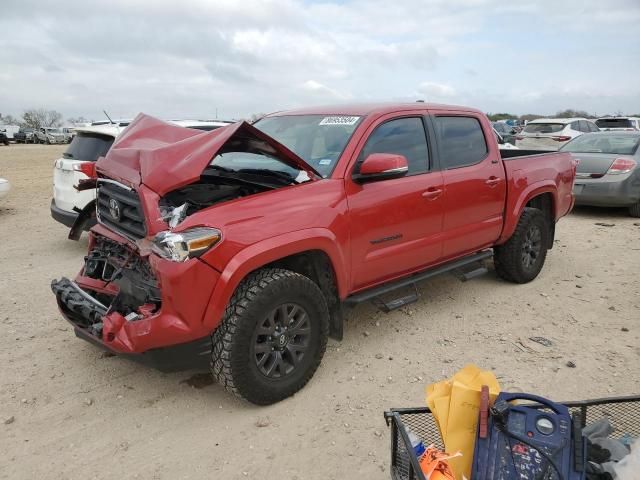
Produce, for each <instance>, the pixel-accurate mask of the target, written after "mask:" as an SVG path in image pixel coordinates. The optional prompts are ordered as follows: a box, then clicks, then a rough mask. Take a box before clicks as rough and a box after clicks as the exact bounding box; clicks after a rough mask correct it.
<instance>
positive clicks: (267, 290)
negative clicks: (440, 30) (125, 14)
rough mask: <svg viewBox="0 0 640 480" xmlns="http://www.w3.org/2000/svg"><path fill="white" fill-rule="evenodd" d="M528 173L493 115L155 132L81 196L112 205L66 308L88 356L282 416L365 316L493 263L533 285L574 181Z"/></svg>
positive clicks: (568, 161)
mask: <svg viewBox="0 0 640 480" xmlns="http://www.w3.org/2000/svg"><path fill="white" fill-rule="evenodd" d="M530 153H531V152H527V151H525V150H505V151H502V152H501V151H500V150H499V149H498V144H497V142H496V140H495V137H494V134H493V130H492V126H491V123H490V122H489V120H488V119H487V117H486V116H485V115H484V114H483V113H481V112H480V111H477V110H473V109H469V108H464V107H453V106H451V107H450V106H443V105H431V104H425V103H415V104H376V105H352V106H344V105H343V106H338V107H326V108H321V107H315V108H309V109H304V110H295V111H288V112H278V113H274V114H271V115H268V116H266V117H264V118H262V119H260V120H259V121H258V122H256V123H255V124H253V125H250V124H248V123H246V122H239V123H236V124H233V125H230V126H228V127H225V128H221V129H218V130H215V131H213V132H198V131H195V130H189V129H184V128H180V127H177V126H175V125H170V124H167V123H165V122H162V121H160V120H157V119H155V118H152V117H149V116H145V115H139V116H138V117H137V118H136V119H135V120H134V121H133V122H132V123H131V125H130V126H129V128H128V129H127V130H126V131H125V132H124V133H123V134H122V135H121V136H119V137H118V138H117V139H116V141H115V142H114V144H113V146H112V147H111V149H110V150H109V152H108V153H107V154H106V156H105V157H102V158H100V159H99V160H98V162H97V163H96V173H97V178H94V179H87V180H85V181H83V182H80V184H79V185H78V186H77V188H78V189H81V190H82V189H84V188H87V189H89V188H95V187H96V186H97V202H96V205H97V207H96V209H97V212H96V217H97V225H95V226H94V227H93V228H92V229H91V231H90V236H89V248H88V254H87V256H86V257H85V260H84V264H83V265H82V267H81V269H80V272H79V273H78V275H77V276H76V277H75V279H74V280H70V279H67V278H62V279H61V280H56V281H53V282H52V290H53V292H54V293H55V296H56V299H57V303H58V306H59V309H60V311H61V312H62V314H63V315H64V317H65V318H66V319H67V320H68V321H69V322H71V324H72V325H73V326H74V329H75V333H76V335H77V336H79V337H81V338H84V339H85V340H88V341H91V342H93V343H95V344H98V345H100V346H102V347H104V348H107V349H109V350H110V351H112V352H114V353H117V354H121V355H127V356H130V357H134V358H137V359H138V360H141V361H146V362H149V363H153V364H155V365H156V366H157V367H159V368H162V369H165V370H169V369H178V368H183V367H184V365H183V364H185V363H190V362H192V361H195V360H197V359H199V358H200V359H202V358H206V359H207V361H208V363H209V364H210V368H211V372H212V375H213V376H214V377H215V379H216V380H217V381H219V382H220V383H221V384H222V385H224V387H225V388H226V389H227V390H228V391H230V392H232V393H234V394H236V395H239V396H241V397H244V398H245V399H247V400H249V401H250V402H253V403H256V404H262V405H265V404H270V403H274V402H277V401H279V400H282V399H284V398H286V397H288V396H290V395H292V394H294V393H295V392H296V391H298V390H299V389H301V388H302V387H303V386H304V385H305V384H306V383H307V382H308V381H309V380H310V379H311V377H312V376H313V374H314V372H315V370H316V369H317V367H318V365H319V364H320V361H321V359H322V356H323V354H324V352H325V347H326V343H327V339H328V337H333V338H336V339H341V338H342V326H343V318H344V315H345V311H346V307H348V306H351V305H355V304H357V303H359V302H363V301H373V302H374V303H376V304H377V305H379V306H380V308H382V309H383V310H387V311H388V310H392V309H394V308H398V307H401V306H402V305H406V304H407V303H409V302H411V301H415V300H416V298H417V293H416V291H415V290H414V291H413V293H407V290H409V291H410V289H411V288H413V287H415V284H416V282H419V281H420V280H424V279H426V278H430V277H432V276H434V275H436V274H441V273H445V272H450V273H453V274H456V275H458V276H459V277H460V278H461V279H469V278H472V277H474V276H476V275H479V274H480V273H485V272H486V271H487V268H486V266H485V265H486V264H487V261H488V259H489V258H491V257H492V258H493V265H494V268H495V271H496V273H497V275H498V276H500V277H501V278H503V279H505V280H507V281H509V282H514V283H525V282H529V281H531V280H533V279H534V278H535V277H536V276H537V275H538V273H539V272H540V270H541V269H542V266H543V264H544V262H545V257H546V254H547V250H548V249H550V248H551V247H552V246H553V241H554V233H555V225H556V222H557V221H558V220H559V219H560V218H561V217H562V216H563V215H566V214H567V213H568V212H569V211H570V210H571V208H572V206H573V201H574V200H573V195H572V186H573V181H574V176H575V171H576V162H575V161H574V160H573V158H572V156H571V154H569V153H547V154H540V153H539V152H536V153H537V154H535V155H531V154H530ZM505 157H508V158H505ZM79 221H82V219H79ZM72 234H73V232H72Z"/></svg>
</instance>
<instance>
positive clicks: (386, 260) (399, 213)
mask: <svg viewBox="0 0 640 480" xmlns="http://www.w3.org/2000/svg"><path fill="white" fill-rule="evenodd" d="M394 117H395V118H394ZM397 117H398V114H390V115H386V116H383V117H382V118H380V119H379V120H378V121H377V122H375V123H374V124H373V125H372V126H371V127H369V129H368V130H367V132H366V133H365V135H364V140H363V141H362V142H361V144H360V145H359V153H358V156H357V160H356V162H355V165H354V166H353V167H352V168H350V170H348V175H349V177H348V178H347V179H345V188H346V191H347V201H348V204H349V215H350V222H349V223H350V228H351V231H350V234H351V260H352V285H351V286H352V289H354V290H356V289H362V288H364V287H367V286H370V285H373V284H376V283H380V282H382V281H385V280H390V279H392V278H394V277H398V276H400V275H402V274H405V273H408V272H410V271H415V270H418V269H420V268H422V267H426V266H428V265H430V264H433V263H436V262H437V261H438V260H439V259H440V258H441V256H442V241H441V238H440V235H441V232H442V216H443V210H442V193H443V185H442V173H441V172H440V171H437V167H436V164H435V163H434V160H433V158H434V157H433V154H432V151H433V150H432V148H431V142H429V141H428V138H429V137H428V136H427V131H426V124H425V120H424V118H423V117H422V116H420V115H419V114H418V115H416V114H415V113H413V114H411V115H408V116H406V117H401V118H397ZM372 153H396V154H400V155H404V156H405V157H406V158H407V161H408V164H409V172H408V174H407V175H406V176H405V177H402V178H396V179H389V180H382V181H377V182H369V183H365V184H358V183H355V182H353V181H352V179H351V175H352V174H353V173H357V172H358V171H359V165H360V163H361V162H362V161H363V160H364V159H365V158H366V157H367V156H368V155H370V154H372Z"/></svg>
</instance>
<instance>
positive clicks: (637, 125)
mask: <svg viewBox="0 0 640 480" xmlns="http://www.w3.org/2000/svg"><path fill="white" fill-rule="evenodd" d="M596 125H597V126H598V128H599V129H600V130H604V131H609V130H614V131H617V130H628V131H632V130H640V118H637V117H602V118H599V119H597V120H596Z"/></svg>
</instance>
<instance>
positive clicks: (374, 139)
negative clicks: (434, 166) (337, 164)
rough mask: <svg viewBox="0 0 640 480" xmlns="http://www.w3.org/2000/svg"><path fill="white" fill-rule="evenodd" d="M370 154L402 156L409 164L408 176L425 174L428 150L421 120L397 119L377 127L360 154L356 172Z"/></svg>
mask: <svg viewBox="0 0 640 480" xmlns="http://www.w3.org/2000/svg"><path fill="white" fill-rule="evenodd" d="M372 153H395V154H398V155H404V157H405V158H406V159H407V163H408V164H409V175H414V174H416V173H424V172H426V171H427V170H428V169H429V167H428V165H429V149H428V148H427V136H426V134H425V131H424V124H423V123H422V119H421V118H416V117H412V118H398V119H397V120H391V121H389V122H386V123H383V124H382V125H380V126H378V127H377V128H376V129H375V130H374V131H373V133H372V134H371V135H370V136H369V138H368V139H367V143H366V144H365V146H364V148H363V149H362V152H361V153H360V157H359V158H358V165H357V166H356V171H357V170H359V168H360V164H361V163H362V162H363V161H364V159H365V158H367V156H369V155H371V154H372Z"/></svg>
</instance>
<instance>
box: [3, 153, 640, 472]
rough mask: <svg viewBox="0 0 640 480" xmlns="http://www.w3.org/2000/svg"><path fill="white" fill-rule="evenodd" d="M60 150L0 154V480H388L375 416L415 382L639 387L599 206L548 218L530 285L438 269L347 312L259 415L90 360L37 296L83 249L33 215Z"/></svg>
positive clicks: (587, 394) (614, 253)
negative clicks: (470, 373)
mask: <svg viewBox="0 0 640 480" xmlns="http://www.w3.org/2000/svg"><path fill="white" fill-rule="evenodd" d="M63 150H64V147H60V146H44V145H19V146H18V145H12V146H10V147H0V177H5V178H7V179H9V180H10V181H11V183H12V184H13V190H12V192H11V194H10V196H9V197H7V198H5V199H4V200H1V201H0V245H2V250H0V265H1V271H2V275H1V276H0V328H1V330H0V365H2V367H3V368H2V376H1V378H0V415H1V418H2V419H3V420H4V423H3V424H0V451H2V456H1V457H2V458H1V459H0V478H3V479H4V478H6V479H22V478H25V479H31V478H40V479H48V478H52V479H53V478H55V479H61V478H65V479H66V478H74V479H88V478H105V479H106V478H143V479H146V478H153V479H165V478H166V479H182V478H224V479H236V478H239V479H242V478H282V479H342V478H367V479H369V480H373V479H388V478H390V477H389V435H388V431H387V429H386V427H385V424H384V420H383V416H382V413H383V411H384V410H385V409H388V408H390V407H407V406H421V405H423V404H424V387H425V385H426V384H428V383H431V382H434V381H438V380H440V379H442V378H444V377H448V376H450V375H451V374H452V373H454V372H455V371H456V370H458V369H459V368H461V367H462V366H464V365H465V364H466V363H468V362H474V363H476V364H477V365H479V366H481V367H482V368H485V369H493V370H494V371H495V373H496V375H497V376H498V378H499V380H500V382H501V385H502V387H503V388H504V389H505V390H510V391H526V392H532V393H538V394H541V395H546V396H549V397H551V398H553V399H556V400H568V399H584V398H594V397H603V396H613V395H628V394H634V393H639V392H640V362H639V361H638V359H639V354H640V344H639V342H638V334H639V332H640V322H639V319H640V315H639V312H640V288H639V282H638V276H637V275H638V268H639V267H640V243H639V242H638V239H639V238H640V220H639V219H633V218H630V217H628V216H627V215H626V212H625V211H624V210H615V209H612V210H607V209H591V208H590V209H586V208H580V209H577V210H576V211H575V212H574V213H572V214H571V215H570V216H569V217H568V218H565V219H563V220H562V221H561V222H560V223H559V225H558V229H557V241H556V245H555V248H554V249H553V250H552V251H551V252H550V253H549V256H548V257H547V263H546V265H545V267H544V270H543V272H542V274H541V275H540V277H539V278H538V279H537V280H535V281H534V282H532V283H530V284H527V285H519V286H516V285H511V284H508V283H505V282H502V281H500V280H499V279H497V278H496V276H495V274H494V273H493V272H490V273H489V274H488V275H485V276H484V277H481V278H478V279H475V280H472V281H470V282H468V283H461V282H459V281H458V280H456V279H455V278H453V277H451V276H444V277H440V278H437V279H434V280H432V281H428V282H426V283H423V284H422V285H420V295H421V299H420V301H419V302H418V303H416V304H413V305H411V306H409V307H408V308H403V309H401V310H399V311H395V312H393V313H391V314H383V313H381V312H378V311H376V309H375V308H374V307H373V306H371V305H368V304H367V305H361V306H359V307H358V308H356V309H354V310H352V311H351V312H350V314H349V317H348V322H347V324H346V329H345V330H346V331H345V339H344V340H343V341H342V342H341V343H338V342H335V341H330V343H329V347H328V349H327V353H326V356H325V358H324V361H323V363H322V365H321V367H320V369H319V370H318V372H317V373H316V375H315V377H314V378H313V380H312V381H311V382H310V383H309V384H308V385H307V386H306V387H305V388H304V389H303V391H301V392H300V393H299V394H297V395H295V396H294V397H293V398H290V399H288V400H286V401H283V402H281V403H279V404H277V405H273V406H270V407H263V408H258V407H255V406H252V405H249V404H247V403H245V402H243V401H240V400H238V399H234V398H232V397H231V396H229V395H228V394H226V393H225V392H224V390H223V389H222V388H221V387H219V386H218V385H215V384H211V382H210V381H207V377H206V376H203V375H201V374H200V373H201V372H195V371H191V372H182V373H176V374H163V373H159V372H157V371H154V370H151V369H149V368H147V367H143V366H140V365H138V364H136V363H133V362H130V361H127V360H124V359H121V358H118V357H113V356H108V355H105V353H104V352H102V351H101V350H99V349H98V348H96V347H94V346H92V345H89V344H87V343H86V342H83V341H81V340H78V339H76V338H75V337H74V335H73V332H72V329H71V327H70V326H69V325H68V324H67V322H66V321H64V320H63V319H62V317H61V316H60V315H59V313H58V311H57V308H56V305H55V302H54V297H53V295H52V293H51V291H50V289H49V283H50V281H51V279H53V278H59V277H60V276H62V275H66V276H73V275H74V274H75V273H76V272H77V271H78V269H79V268H80V266H81V263H82V258H83V255H84V254H85V252H86V248H87V241H86V236H83V238H82V239H81V241H80V242H72V241H69V240H67V239H66V234H67V229H66V228H65V227H64V226H62V225H60V224H58V223H56V222H54V221H53V220H52V219H51V218H50V216H49V201H50V198H51V183H52V177H51V174H52V163H53V160H54V159H55V158H57V157H58V156H59V155H60V154H61V153H62V151H63ZM598 223H604V224H607V225H611V226H602V225H598ZM533 336H541V337H545V338H547V339H549V340H551V342H552V345H551V346H549V347H545V346H542V345H539V344H537V343H533V342H531V341H530V340H528V338H529V337H533ZM567 362H573V363H574V364H575V368H570V367H568V366H567Z"/></svg>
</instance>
